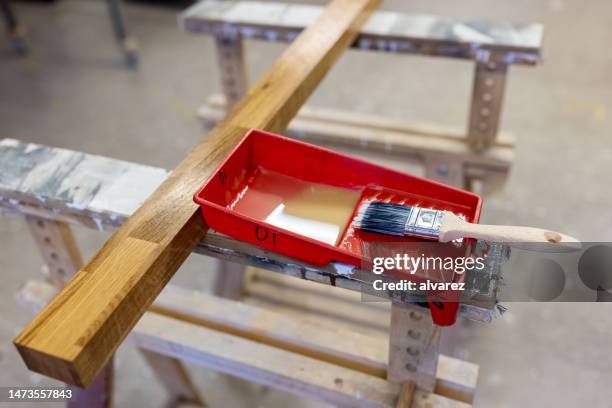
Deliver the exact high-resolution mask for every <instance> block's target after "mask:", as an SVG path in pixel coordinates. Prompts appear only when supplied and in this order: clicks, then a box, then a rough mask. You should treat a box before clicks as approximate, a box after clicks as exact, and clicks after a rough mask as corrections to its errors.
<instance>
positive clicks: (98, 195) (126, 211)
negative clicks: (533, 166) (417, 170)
mask: <svg viewBox="0 0 612 408" xmlns="http://www.w3.org/2000/svg"><path fill="white" fill-rule="evenodd" d="M71 168H72V169H73V171H70V170H69V169H71ZM108 174H114V175H115V176H116V177H115V178H110V177H108ZM166 174H167V172H166V171H165V170H163V169H159V168H155V167H147V166H142V165H139V164H134V163H129V162H124V161H120V160H113V159H110V158H106V157H100V156H94V155H88V154H83V153H80V152H74V151H70V150H66V149H59V148H54V147H47V146H42V145H37V144H32V143H24V142H20V141H18V140H14V139H3V140H0V211H2V212H4V213H6V212H7V211H8V213H9V214H15V215H18V216H20V217H21V216H22V215H32V216H36V217H42V218H45V219H47V220H53V221H64V222H69V223H72V224H77V225H82V226H85V227H88V228H96V229H99V230H109V231H112V230H114V229H115V228H116V227H118V226H120V225H122V224H123V223H124V222H125V221H126V219H127V218H128V217H129V215H130V214H131V211H132V209H133V208H136V207H138V205H139V204H140V203H142V202H143V201H144V200H145V199H146V194H147V193H148V191H149V190H150V191H153V190H155V188H156V187H157V186H158V185H159V184H160V183H161V179H163V177H161V176H164V177H165V175H166ZM135 176H137V177H135ZM160 178H161V179H160ZM195 252H197V253H200V254H206V255H210V256H213V257H216V258H219V259H222V260H229V261H233V262H239V263H241V264H245V265H250V266H256V267H258V268H262V269H267V270H271V271H273V272H277V273H279V274H283V275H286V276H290V277H294V278H300V279H303V280H309V281H313V282H317V283H322V284H324V285H327V286H331V285H332V280H333V284H334V285H335V286H336V287H339V288H344V289H349V290H351V291H356V292H360V291H361V284H362V283H366V284H367V282H368V279H372V276H374V275H372V274H371V273H369V272H367V271H360V270H357V269H355V270H353V273H352V274H351V275H347V274H343V275H341V274H339V273H338V272H337V270H336V269H335V266H334V265H327V266H325V267H319V266H313V265H308V264H305V263H302V262H299V261H296V260H294V259H290V258H287V257H283V256H280V255H278V254H275V253H273V252H269V251H265V250H263V249H261V248H258V247H255V246H253V245H250V244H247V243H244V242H240V241H236V240H234V239H232V238H230V237H227V236H224V235H220V234H217V233H215V232H214V231H209V232H208V233H207V234H206V236H205V237H204V239H203V240H202V241H201V242H200V243H199V244H198V246H197V247H196V248H195ZM491 273H493V272H491ZM489 280H490V281H491V282H492V283H493V284H497V282H498V280H497V279H489ZM495 293H496V291H495V287H492V288H490V289H489V290H486V291H485V293H483V296H480V297H479V298H478V299H474V300H472V299H466V300H465V303H462V304H461V307H460V311H459V313H460V315H461V316H465V317H466V318H469V319H473V320H477V321H482V322H490V321H492V320H493V319H494V318H495V317H496V312H495V309H494V305H495ZM483 299H488V300H487V301H483ZM473 301H474V303H472V302H473Z"/></svg>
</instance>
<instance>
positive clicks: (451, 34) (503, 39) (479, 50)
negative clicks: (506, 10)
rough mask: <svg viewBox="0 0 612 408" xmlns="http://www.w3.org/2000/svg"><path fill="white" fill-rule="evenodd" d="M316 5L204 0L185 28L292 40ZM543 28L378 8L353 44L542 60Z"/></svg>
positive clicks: (189, 13)
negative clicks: (380, 9) (494, 54)
mask: <svg viewBox="0 0 612 408" xmlns="http://www.w3.org/2000/svg"><path fill="white" fill-rule="evenodd" d="M321 11H322V8H321V7H320V6H316V5H309V4H295V3H291V4H290V3H278V2H261V1H227V0H225V1H218V0H214V1H213V0H206V1H202V2H200V3H198V4H195V5H193V6H191V7H190V8H189V9H187V10H186V11H185V12H184V13H183V14H182V16H181V23H182V27H183V29H184V30H186V31H190V32H196V33H204V34H209V33H212V34H217V33H225V34H227V33H231V34H232V35H236V36H237V35H240V36H242V37H244V38H247V39H261V40H265V41H272V42H276V41H281V42H285V41H293V40H294V39H295V37H296V36H297V35H298V34H299V33H300V32H301V30H303V29H304V27H307V26H308V25H310V24H311V23H312V21H314V19H315V18H317V16H318V15H319V14H320V13H321ZM543 31H544V30H543V27H542V25H541V24H535V23H517V24H512V23H506V22H490V21H482V20H465V19H457V18H448V17H442V16H433V15H424V14H405V13H398V12H394V11H376V12H375V13H373V14H372V16H371V17H370V19H369V20H368V21H367V23H366V24H364V26H363V27H362V28H361V31H360V34H359V37H358V38H357V39H356V41H355V42H354V43H353V44H352V46H353V47H354V48H357V49H363V50H372V51H382V52H392V53H407V54H424V55H437V56H444V57H453V58H469V59H479V60H486V59H488V58H490V57H491V54H493V53H496V54H498V55H499V58H502V59H503V60H505V61H507V62H508V63H515V64H529V65H532V64H535V63H537V62H538V61H539V60H540V48H541V45H542V36H543Z"/></svg>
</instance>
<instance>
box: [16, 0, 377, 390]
mask: <svg viewBox="0 0 612 408" xmlns="http://www.w3.org/2000/svg"><path fill="white" fill-rule="evenodd" d="M377 3H378V1H376V0H334V1H333V2H332V3H331V4H330V5H329V6H328V7H327V8H326V9H325V11H324V12H323V13H322V14H321V15H320V16H319V17H318V18H317V20H316V21H315V22H314V24H313V25H312V26H311V27H309V28H308V29H307V30H305V31H304V32H303V33H302V34H301V35H300V36H299V37H298V38H297V39H296V40H295V41H294V42H293V43H292V44H291V46H290V47H289V48H288V49H287V50H286V51H285V52H284V53H283V54H282V55H281V57H280V58H279V59H278V60H277V61H276V62H275V63H274V64H273V65H272V67H271V68H270V69H269V70H268V71H267V72H266V73H265V74H264V75H263V76H262V77H261V79H260V80H259V81H258V82H257V83H256V84H255V85H254V86H253V87H252V88H251V89H250V91H249V92H248V94H247V96H246V97H245V98H243V99H242V100H241V101H240V102H239V103H238V104H237V105H236V107H235V108H234V109H233V110H232V112H231V113H230V115H229V116H228V119H227V120H226V121H224V122H222V123H221V124H219V126H217V127H216V128H215V129H213V131H211V133H210V134H209V135H208V136H207V137H206V138H205V139H204V140H202V141H201V142H200V143H199V144H198V145H197V146H196V147H195V148H194V149H193V150H192V151H191V152H190V153H189V155H188V156H187V157H186V158H185V160H184V161H183V162H182V163H181V164H179V166H178V167H177V168H176V169H175V170H174V171H173V172H172V173H171V175H170V176H169V177H168V178H167V179H166V180H165V181H164V182H163V183H162V184H161V186H160V187H159V188H158V189H157V190H156V191H155V192H154V193H153V194H152V195H151V196H150V197H149V198H148V199H147V200H146V201H145V203H144V204H143V205H142V206H141V207H140V208H139V209H138V210H137V211H136V212H135V213H134V215H133V216H132V217H130V219H128V221H127V222H126V223H125V224H124V225H123V226H122V227H121V228H120V229H119V230H118V231H117V232H115V233H114V234H113V236H112V237H111V238H110V239H109V240H108V241H107V243H106V244H105V245H104V246H103V248H102V249H101V250H100V251H99V252H98V254H97V255H95V256H94V257H93V258H92V259H91V260H90V261H89V262H88V263H87V264H86V265H85V267H84V268H83V269H81V270H80V271H79V272H78V273H77V274H76V275H75V277H74V278H73V279H72V280H71V281H70V282H69V283H68V285H67V286H66V287H65V288H64V289H63V290H62V291H61V292H60V293H59V294H58V296H56V297H55V298H54V299H53V301H52V302H51V303H50V304H49V305H48V306H47V307H45V309H44V310H43V311H42V312H41V313H40V314H39V315H38V316H37V317H36V318H35V319H34V320H33V321H32V322H31V323H30V324H29V325H28V326H27V327H26V328H25V329H24V330H23V332H22V333H21V334H20V335H19V336H18V337H17V338H16V339H15V344H16V346H17V348H18V350H19V352H20V353H21V356H22V357H23V359H24V361H25V363H26V364H27V366H28V367H29V368H30V369H31V370H33V371H36V372H39V373H42V374H45V375H48V376H50V377H53V378H56V379H58V380H61V381H64V382H67V383H71V384H75V385H79V386H87V385H88V384H90V383H91V381H92V380H93V379H94V378H95V376H96V374H97V373H98V372H99V370H100V369H101V368H102V367H103V366H104V364H105V363H106V362H107V361H108V359H109V357H110V356H111V355H112V354H113V352H114V351H115V349H116V348H117V347H118V345H119V344H120V343H121V341H122V340H123V339H124V338H125V336H126V335H127V334H128V333H129V331H130V330H131V329H132V327H133V326H134V325H135V324H136V322H137V321H138V319H139V318H140V317H141V316H142V315H143V313H144V312H145V310H146V308H147V307H148V306H149V305H150V304H151V302H152V301H153V300H154V298H155V297H156V296H157V294H158V293H159V292H160V291H161V289H162V288H163V287H164V286H165V285H166V283H167V282H168V280H169V279H170V278H171V277H172V276H173V274H174V272H175V271H176V270H177V269H178V268H179V267H180V265H181V264H182V263H183V262H184V260H185V259H186V258H187V256H188V255H189V254H190V253H191V251H192V249H193V248H194V247H195V246H196V244H197V243H198V242H199V241H200V240H201V239H202V238H203V237H204V235H205V234H206V231H207V227H206V225H205V223H204V221H203V219H202V217H201V215H200V214H199V213H198V209H197V207H196V206H195V204H194V203H193V202H192V200H191V197H192V195H193V193H194V192H195V191H196V190H197V188H198V187H199V186H200V185H201V184H202V182H203V181H204V180H205V179H206V178H207V177H208V176H209V175H210V173H211V172H212V171H213V170H214V168H215V167H216V166H217V165H218V164H219V162H220V161H221V160H222V159H223V158H224V157H225V156H226V155H227V153H228V152H229V151H230V150H231V149H232V148H233V147H234V146H235V145H236V144H237V143H238V142H239V141H240V139H241V138H242V136H243V135H244V133H245V132H246V131H247V129H249V128H253V127H255V128H260V129H266V130H270V131H275V132H279V131H282V130H283V129H284V128H285V127H286V126H287V124H288V122H289V121H290V120H291V118H292V117H293V116H294V115H295V114H296V113H297V110H298V109H299V108H300V106H302V104H303V103H304V102H305V101H306V99H307V98H308V96H309V95H310V94H311V93H312V91H313V90H314V89H315V88H316V86H317V84H318V83H319V82H320V81H321V79H322V78H323V77H324V75H325V74H326V72H327V71H328V70H329V68H330V67H331V66H332V65H333V63H334V62H335V60H336V59H337V58H338V57H339V56H340V54H341V53H342V51H343V50H344V49H345V48H346V47H348V46H349V45H350V44H351V42H352V41H353V40H354V39H355V36H356V33H357V31H356V30H357V29H358V28H359V27H360V25H361V24H362V23H363V21H364V20H365V19H366V18H367V17H368V15H369V13H370V12H371V11H372V10H373V9H374V8H375V6H376V5H377Z"/></svg>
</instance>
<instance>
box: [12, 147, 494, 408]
mask: <svg viewBox="0 0 612 408" xmlns="http://www.w3.org/2000/svg"><path fill="white" fill-rule="evenodd" d="M0 166H1V170H2V171H0V210H1V211H2V212H3V213H6V214H12V215H18V216H24V217H26V220H27V223H28V225H29V227H30V230H31V232H32V235H33V237H34V239H35V241H36V243H37V245H38V248H39V250H40V253H41V255H42V257H43V259H44V262H45V268H44V270H45V274H46V280H44V281H42V280H41V281H32V282H28V283H27V284H26V285H25V286H24V288H23V289H22V291H21V292H20V294H19V297H20V299H21V301H22V302H24V303H26V304H28V305H29V306H30V307H32V308H33V309H34V310H38V309H40V308H41V307H42V306H44V304H45V303H46V301H48V300H49V299H50V298H51V297H52V296H53V295H54V294H55V293H56V292H57V291H58V289H59V288H60V287H61V286H62V285H63V284H64V283H65V282H66V281H67V280H68V279H69V278H70V276H71V274H72V273H73V272H74V270H75V269H76V268H78V266H79V265H80V264H81V262H82V261H81V257H80V254H79V251H78V248H77V244H76V242H75V239H74V237H73V235H72V233H71V230H70V226H69V224H77V225H81V226H85V227H88V228H95V229H101V230H111V229H114V228H116V227H118V226H120V225H121V224H122V223H123V222H124V221H125V220H126V219H127V217H128V216H129V215H130V213H131V211H132V210H133V209H134V208H136V207H137V206H138V205H139V203H140V201H141V200H144V199H145V198H146V197H147V195H148V194H149V190H151V189H154V188H156V186H157V185H158V184H159V183H160V182H161V181H162V180H163V179H164V178H165V177H166V176H167V174H168V173H167V172H166V171H165V170H163V169H158V168H153V167H148V166H142V165H138V164H134V163H128V162H124V161H119V160H113V159H109V158H104V157H99V156H93V155H88V154H83V153H79V152H74V151H69V150H65V149H58V148H50V147H45V146H41V145H33V144H28V143H22V142H19V141H16V140H12V139H4V140H2V141H0ZM77 187H78V188H77ZM196 251H197V252H200V253H203V254H206V255H211V256H214V257H217V258H220V259H225V260H233V261H237V262H240V263H241V264H245V265H249V266H250V267H257V268H265V269H268V270H272V271H275V272H277V273H274V274H272V273H268V274H263V273H262V272H261V271H257V272H256V273H254V274H252V275H251V276H252V279H251V280H249V281H248V282H247V283H246V284H245V292H246V294H245V296H244V298H243V301H242V302H237V301H234V300H230V299H223V298H219V297H216V296H213V295H209V294H205V293H202V292H198V291H194V290H187V289H182V288H179V287H174V286H172V285H171V286H170V287H168V288H166V290H164V291H163V292H162V294H161V295H160V296H159V298H158V299H157V300H156V301H155V303H154V304H153V306H152V307H151V308H150V309H149V311H148V312H147V313H146V314H145V316H144V317H143V318H142V319H141V321H140V322H139V323H138V325H137V326H136V328H135V329H134V330H133V332H132V334H131V335H130V338H131V339H132V341H133V342H134V343H135V344H136V345H137V346H138V347H140V348H141V349H142V350H145V351H144V354H145V356H146V359H147V361H148V362H149V363H150V364H151V366H152V368H153V370H154V371H155V372H156V374H157V375H158V377H159V378H160V379H161V380H162V382H163V383H164V385H165V386H166V388H167V389H168V390H169V391H170V392H171V395H173V397H174V401H175V402H190V403H192V404H197V405H203V400H202V398H201V397H200V396H199V395H198V392H197V390H196V389H195V387H194V386H193V383H192V382H191V380H190V379H189V376H188V373H187V371H186V370H185V369H184V367H183V365H182V362H187V363H192V364H197V365H201V366H205V367H209V368H211V369H214V370H218V371H221V372H224V373H228V374H231V375H234V376H237V377H239V378H243V379H247V380H250V381H254V382H257V383H259V384H264V385H267V386H269V387H271V388H274V389H280V390H285V391H288V392H291V393H294V394H296V395H300V396H304V397H307V398H312V399H316V400H320V401H324V402H328V403H330V404H332V405H335V406H351V407H355V406H360V407H394V406H404V407H408V406H412V407H467V406H469V404H470V403H471V401H472V399H473V396H474V392H475V387H476V381H477V376H478V366H476V365H475V364H472V363H468V362H465V361H462V360H458V359H455V358H451V357H447V356H444V355H439V353H438V350H437V348H436V347H435V341H436V339H437V338H438V336H439V329H438V328H436V327H435V326H433V325H432V324H431V319H430V317H429V311H428V310H427V309H423V308H420V307H418V306H411V305H404V304H396V305H394V306H393V308H392V313H391V316H390V314H389V307H388V304H387V305H386V304H380V303H362V302H360V294H359V292H358V291H359V290H360V282H362V280H367V276H368V275H371V274H367V273H360V272H359V271H355V273H354V274H353V275H352V276H351V277H347V276H343V275H338V274H336V273H335V271H334V269H333V267H332V268H330V267H326V268H316V267H313V266H311V265H306V264H301V263H299V262H296V261H294V260H291V259H288V258H285V257H282V256H279V255H277V254H273V253H269V252H267V251H263V250H261V249H260V248H256V247H252V246H251V245H248V244H245V243H242V242H238V241H235V240H233V239H231V238H229V237H226V236H223V235H220V234H217V233H213V232H211V233H209V234H208V235H207V237H206V239H205V241H203V242H202V243H201V244H200V245H199V246H198V247H197V249H196ZM283 275H284V276H283ZM286 276H290V277H291V278H290V279H289V280H286V279H282V278H284V277H286ZM296 278H301V279H296ZM305 281H313V282H317V283H316V284H315V283H312V282H305ZM332 282H333V283H334V284H335V285H336V286H337V287H338V288H344V289H349V290H342V289H338V288H334V287H330V285H332ZM321 284H324V285H321ZM325 285H328V286H325ZM474 303H475V304H462V306H461V309H460V315H461V316H463V317H467V318H470V319H475V320H480V321H490V320H491V319H493V318H494V316H495V312H494V310H495V308H494V301H493V302H491V303H490V304H489V305H488V306H487V305H485V304H484V303H483V302H482V301H478V302H474ZM389 362H391V363H389ZM111 372H112V369H111V368H110V367H108V368H107V369H106V370H105V371H104V372H103V373H102V374H101V375H100V376H99V377H98V379H97V380H96V381H95V382H94V384H93V385H92V386H91V387H90V388H89V389H88V390H87V391H82V392H80V394H79V395H80V398H81V401H86V402H82V404H85V405H81V406H88V407H90V406H99V407H106V406H108V405H107V404H108V403H109V401H110V395H109V393H108V391H109V390H110V388H109V384H110V380H109V378H110V376H111ZM406 379H409V380H410V381H409V382H408V383H409V384H415V383H416V384H417V385H418V389H417V390H415V391H414V392H413V393H410V392H408V391H411V390H410V389H407V390H406V394H405V395H406V396H407V397H410V401H412V402H410V403H406V404H405V405H401V404H400V401H401V400H399V399H398V396H399V395H400V394H401V393H400V387H399V386H398V382H405V381H406ZM92 401H97V403H96V404H94V403H93V402H92ZM410 404H412V405H410Z"/></svg>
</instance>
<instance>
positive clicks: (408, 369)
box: [387, 303, 441, 407]
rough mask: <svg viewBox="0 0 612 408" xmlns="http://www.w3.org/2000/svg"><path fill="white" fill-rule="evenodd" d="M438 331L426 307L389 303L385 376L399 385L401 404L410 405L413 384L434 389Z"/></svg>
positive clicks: (421, 387) (438, 341)
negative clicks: (387, 359)
mask: <svg viewBox="0 0 612 408" xmlns="http://www.w3.org/2000/svg"><path fill="white" fill-rule="evenodd" d="M440 334H441V329H440V327H439V326H436V325H435V324H434V323H433V321H432V319H431V314H430V313H429V311H428V310H427V309H424V308H421V307H418V306H412V305H404V304H398V303H393V304H392V306H391V328H390V332H389V363H388V371H387V379H388V380H390V381H393V382H396V383H399V384H402V394H401V395H400V404H403V405H401V406H403V407H410V399H411V398H412V397H411V395H410V394H412V393H413V391H414V388H415V387H416V388H417V389H420V390H423V391H428V392H433V390H434V388H435V385H436V370H437V368H438V355H439V351H438V348H439V345H440ZM400 404H398V406H400Z"/></svg>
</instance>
